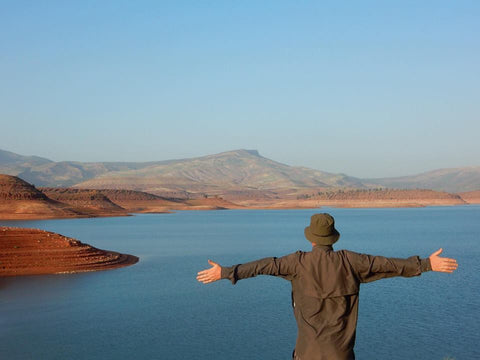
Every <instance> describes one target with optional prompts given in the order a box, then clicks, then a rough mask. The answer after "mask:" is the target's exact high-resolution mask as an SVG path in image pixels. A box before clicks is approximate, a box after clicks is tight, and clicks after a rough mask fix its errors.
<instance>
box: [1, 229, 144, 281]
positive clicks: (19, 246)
mask: <svg viewBox="0 0 480 360" xmlns="http://www.w3.org/2000/svg"><path fill="white" fill-rule="evenodd" d="M136 262H138V258H137V257H136V256H132V255H125V254H119V253H116V252H113V251H106V250H100V249H97V248H94V247H92V246H90V245H88V244H84V243H82V242H80V241H78V240H75V239H72V238H69V237H65V236H63V235H60V234H56V233H52V232H48V231H44V230H38V229H25V228H14V227H0V276H18V275H39V274H60V273H73V272H85V271H96V270H108V269H115V268H119V267H123V266H129V265H132V264H135V263H136Z"/></svg>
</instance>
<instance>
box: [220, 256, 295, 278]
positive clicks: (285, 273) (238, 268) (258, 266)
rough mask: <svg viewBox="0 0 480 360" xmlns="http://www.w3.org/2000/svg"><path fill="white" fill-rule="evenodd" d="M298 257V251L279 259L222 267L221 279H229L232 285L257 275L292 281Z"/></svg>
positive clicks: (272, 258)
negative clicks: (278, 277)
mask: <svg viewBox="0 0 480 360" xmlns="http://www.w3.org/2000/svg"><path fill="white" fill-rule="evenodd" d="M299 256H300V251H297V252H296V253H293V254H290V255H286V256H283V257H280V258H276V257H268V258H264V259H260V260H256V261H251V262H248V263H245V264H238V265H234V266H230V267H225V266H222V279H229V280H230V281H231V282H232V284H235V283H236V282H237V281H238V280H241V279H247V278H251V277H255V276H257V275H272V276H280V277H283V278H284V279H287V280H292V279H293V277H295V275H296V268H297V264H298V258H299Z"/></svg>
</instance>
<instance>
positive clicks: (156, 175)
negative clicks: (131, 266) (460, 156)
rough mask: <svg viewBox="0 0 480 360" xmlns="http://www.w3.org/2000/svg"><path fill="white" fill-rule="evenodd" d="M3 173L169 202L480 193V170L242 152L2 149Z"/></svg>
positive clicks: (42, 183) (43, 182)
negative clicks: (86, 156)
mask: <svg viewBox="0 0 480 360" xmlns="http://www.w3.org/2000/svg"><path fill="white" fill-rule="evenodd" d="M0 173H4V174H8V175H13V176H18V177H19V178H21V179H23V180H25V181H27V182H29V183H32V184H35V185H37V186H45V187H71V186H74V187H77V188H82V187H85V188H88V189H128V190H136V191H145V192H149V193H154V194H157V195H162V196H168V197H175V196H177V195H178V196H180V197H189V194H202V193H208V194H212V195H222V194H223V193H225V192H229V193H233V192H235V193H236V194H240V193H242V192H250V193H253V192H256V191H263V192H266V191H273V196H275V195H274V193H275V191H282V192H285V191H287V190H286V189H299V188H331V187H337V188H358V189H367V188H375V187H387V188H399V189H432V190H437V191H448V192H466V191H474V190H479V189H480V166H470V167H461V168H446V169H437V170H432V171H427V172H424V173H420V174H416V175H409V176H401V177H386V178H366V179H361V178H356V177H353V176H349V175H347V174H335V173H330V172H325V171H321V170H316V169H311V168H308V167H304V166H290V165H286V164H283V163H281V162H277V161H275V160H272V159H269V158H266V157H264V156H262V155H261V154H260V153H259V152H258V150H247V149H237V150H230V151H225V152H221V153H218V154H211V155H205V156H199V157H193V158H181V159H171V160H161V161H149V162H78V161H60V162H55V161H52V160H49V159H46V158H42V157H38V156H23V155H19V154H15V153H13V152H9V151H5V150H0Z"/></svg>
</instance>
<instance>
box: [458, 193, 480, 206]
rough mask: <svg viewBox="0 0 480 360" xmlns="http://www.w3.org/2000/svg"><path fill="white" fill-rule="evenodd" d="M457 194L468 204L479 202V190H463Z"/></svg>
mask: <svg viewBox="0 0 480 360" xmlns="http://www.w3.org/2000/svg"><path fill="white" fill-rule="evenodd" d="M458 195H459V196H460V197H461V198H462V199H463V200H465V201H466V202H467V203H469V204H480V190H476V191H469V192H463V193H459V194H458Z"/></svg>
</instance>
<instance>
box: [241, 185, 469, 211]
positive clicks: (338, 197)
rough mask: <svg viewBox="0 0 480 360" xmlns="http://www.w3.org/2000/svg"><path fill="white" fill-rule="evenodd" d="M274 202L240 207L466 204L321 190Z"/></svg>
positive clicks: (420, 194) (428, 196)
mask: <svg viewBox="0 0 480 360" xmlns="http://www.w3.org/2000/svg"><path fill="white" fill-rule="evenodd" d="M295 197H296V199H292V194H291V195H289V196H286V197H285V198H283V199H276V200H273V201H252V200H247V201H240V202H239V204H241V205H244V206H247V207H249V208H265V209H295V208H318V207H322V206H333V207H344V208H371V207H423V206H440V205H463V204H465V203H466V202H465V200H463V199H462V198H461V197H460V196H458V195H456V194H450V193H446V192H441V191H433V190H395V189H375V190H334V191H332V190H329V191H326V190H321V191H316V192H307V191H306V190H303V191H300V192H297V193H296V195H295Z"/></svg>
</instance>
